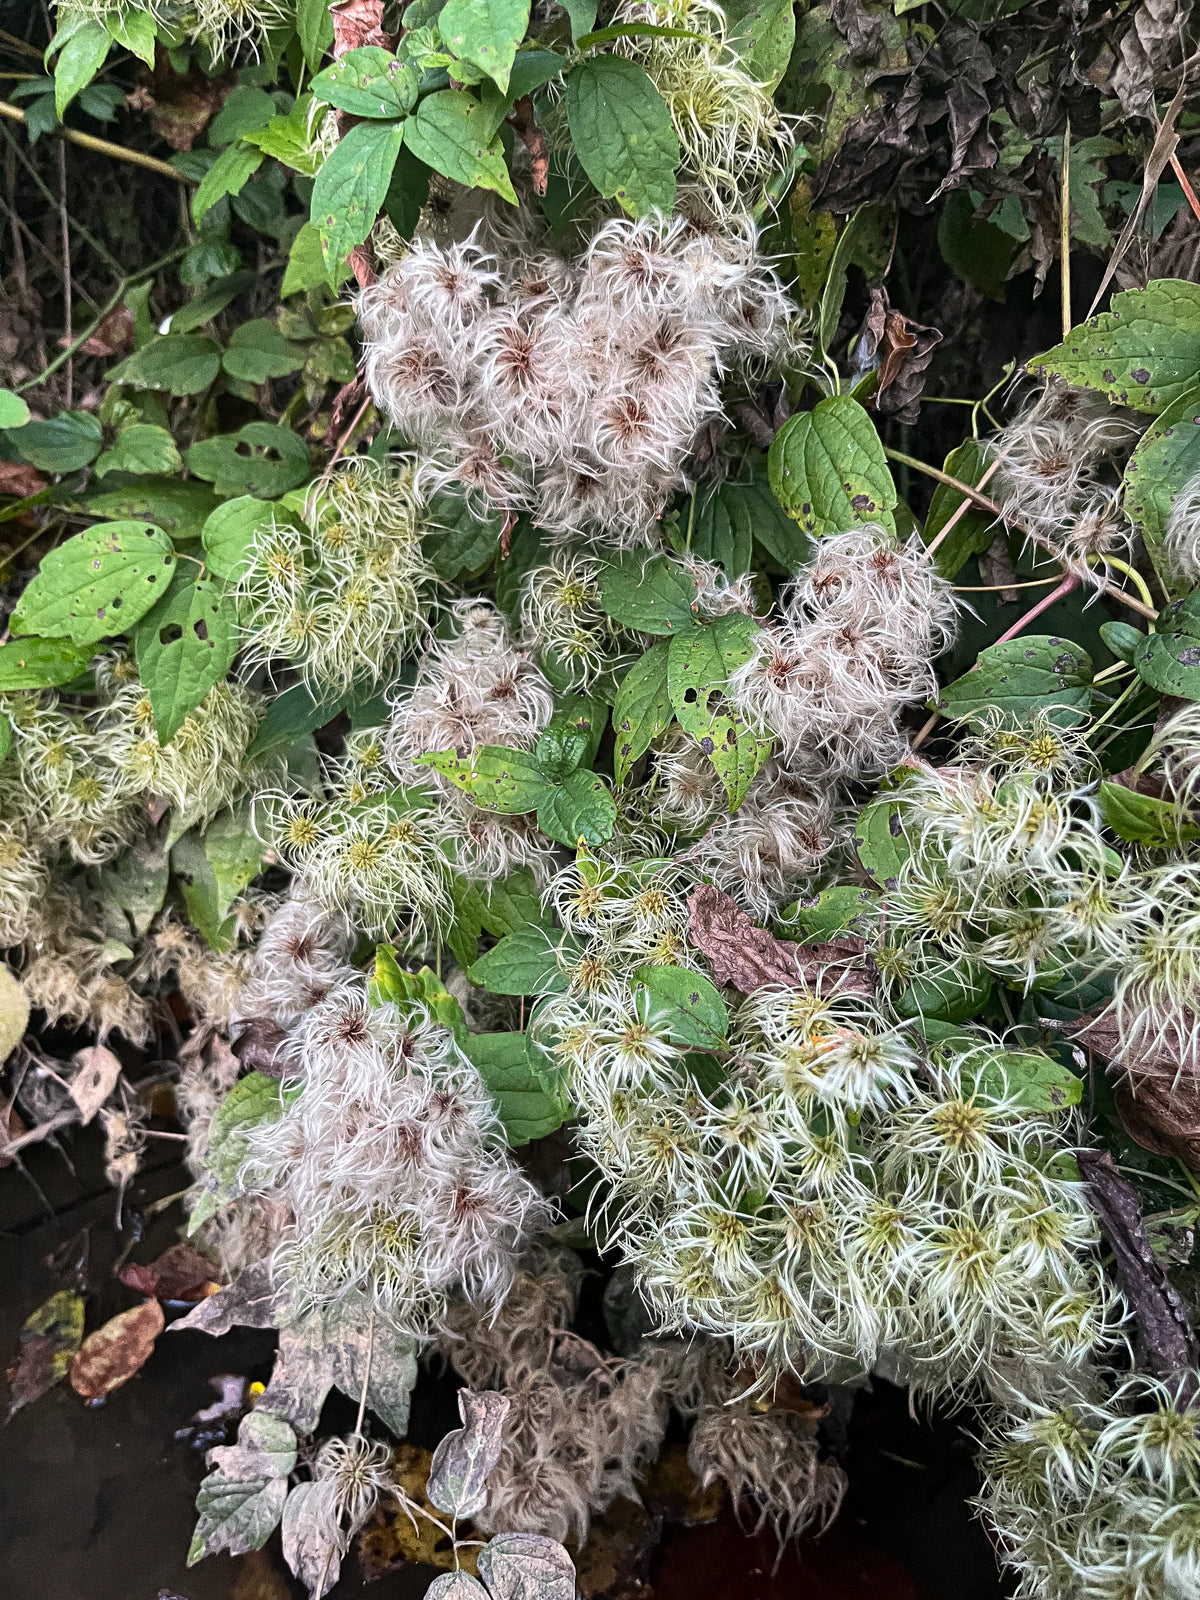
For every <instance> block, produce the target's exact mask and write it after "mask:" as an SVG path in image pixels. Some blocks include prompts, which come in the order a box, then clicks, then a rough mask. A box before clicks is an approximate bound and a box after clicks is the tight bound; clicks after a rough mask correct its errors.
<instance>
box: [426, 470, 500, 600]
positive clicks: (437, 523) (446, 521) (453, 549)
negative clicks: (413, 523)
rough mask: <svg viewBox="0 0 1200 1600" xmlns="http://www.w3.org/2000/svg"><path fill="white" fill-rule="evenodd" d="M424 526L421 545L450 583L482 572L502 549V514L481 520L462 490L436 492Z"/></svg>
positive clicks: (493, 514) (441, 574) (440, 574)
mask: <svg viewBox="0 0 1200 1600" xmlns="http://www.w3.org/2000/svg"><path fill="white" fill-rule="evenodd" d="M425 527H426V529H427V531H426V533H425V534H424V536H423V537H422V539H421V548H422V550H423V551H424V553H425V554H426V555H427V556H428V557H429V559H430V561H432V563H433V565H434V567H435V568H436V570H437V574H438V576H439V577H441V578H445V579H446V581H447V582H448V583H453V582H455V581H456V580H458V579H460V578H462V577H463V576H464V575H467V574H471V573H476V572H481V571H482V570H483V568H484V567H486V566H487V564H488V562H489V561H491V560H492V558H493V557H494V556H495V555H496V553H497V551H498V550H499V549H500V532H501V518H500V517H499V515H498V514H497V513H495V512H493V513H492V514H490V515H489V516H488V518H487V520H486V521H484V522H480V521H479V519H478V518H477V517H475V516H473V515H472V513H471V509H470V507H469V506H468V505H467V502H466V499H465V498H464V497H463V496H462V495H459V494H450V493H446V492H443V493H441V494H436V495H434V496H433V498H432V500H431V501H430V502H429V505H428V507H427V509H426V513H425Z"/></svg>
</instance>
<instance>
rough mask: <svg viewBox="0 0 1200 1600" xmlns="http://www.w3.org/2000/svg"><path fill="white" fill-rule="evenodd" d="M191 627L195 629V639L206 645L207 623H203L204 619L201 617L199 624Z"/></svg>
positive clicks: (195, 623) (196, 623)
mask: <svg viewBox="0 0 1200 1600" xmlns="http://www.w3.org/2000/svg"><path fill="white" fill-rule="evenodd" d="M192 627H193V628H194V629H195V632H196V637H197V639H199V640H200V642H201V644H207V643H208V623H207V622H205V620H204V618H203V617H201V618H200V620H199V622H194V623H193V624H192Z"/></svg>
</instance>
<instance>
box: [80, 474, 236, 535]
mask: <svg viewBox="0 0 1200 1600" xmlns="http://www.w3.org/2000/svg"><path fill="white" fill-rule="evenodd" d="M84 504H85V505H86V506H87V508H88V510H89V511H90V512H92V513H93V515H95V516H98V517H110V518H112V519H113V520H114V521H116V522H124V521H126V520H127V519H131V518H132V519H135V520H136V521H138V522H152V523H154V525H155V527H158V528H161V529H162V530H163V532H164V533H169V534H170V535H171V536H172V538H174V540H175V541H176V543H183V542H185V541H186V540H188V539H198V538H199V537H200V531H201V529H202V528H203V527H204V519H205V518H206V517H207V516H208V515H209V513H210V512H211V511H212V510H213V509H214V507H215V506H216V505H217V504H218V501H217V497H216V495H215V494H214V493H213V492H212V490H211V489H210V488H209V487H208V485H207V484H205V483H197V482H195V480H192V481H191V482H188V483H181V482H180V480H179V479H178V478H159V477H148V478H141V479H137V478H135V479H133V480H132V481H131V482H129V483H126V484H125V485H123V486H122V487H121V488H120V489H109V490H105V492H104V493H103V494H89V495H88V497H87V499H86V500H85V501H84Z"/></svg>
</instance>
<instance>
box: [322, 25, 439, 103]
mask: <svg viewBox="0 0 1200 1600" xmlns="http://www.w3.org/2000/svg"><path fill="white" fill-rule="evenodd" d="M443 18H444V13H443ZM443 37H444V35H443ZM312 92H313V94H314V96H315V97H316V99H318V100H323V101H324V102H325V103H326V105H331V106H337V108H338V110H339V111H348V112H349V113H350V114H351V115H352V116H355V117H403V116H405V115H406V114H407V113H408V112H409V111H411V110H412V108H413V106H414V105H415V103H416V99H417V75H416V73H415V72H414V71H413V69H412V68H411V67H410V66H409V65H408V63H407V62H406V61H401V60H399V59H398V58H397V57H396V56H394V55H393V54H392V52H391V51H390V50H384V49H382V48H381V46H379V45H376V44H368V45H362V46H361V47H360V48H359V49H357V50H347V52H346V54H345V55H344V56H342V57H341V58H340V59H339V60H337V61H335V62H334V63H333V65H332V66H329V67H326V68H325V70H324V72H318V74H317V75H316V77H315V78H314V79H313V82H312Z"/></svg>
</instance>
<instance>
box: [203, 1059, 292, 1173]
mask: <svg viewBox="0 0 1200 1600" xmlns="http://www.w3.org/2000/svg"><path fill="white" fill-rule="evenodd" d="M283 1110H284V1102H283V1097H282V1094H281V1093H280V1088H279V1079H278V1078H269V1077H267V1075H266V1074H265V1073H263V1072H248V1073H247V1074H246V1076H245V1077H244V1078H239V1079H238V1081H237V1083H235V1084H234V1086H233V1088H232V1089H230V1091H229V1093H228V1094H227V1095H226V1096H225V1098H224V1100H222V1101H221V1104H220V1105H219V1106H218V1107H217V1109H216V1110H215V1111H214V1112H213V1117H212V1122H211V1124H210V1126H209V1136H208V1147H207V1149H206V1151H205V1155H204V1165H205V1167H206V1169H207V1171H208V1174H209V1176H210V1177H211V1178H212V1179H213V1180H214V1181H215V1185H216V1190H217V1192H218V1193H219V1194H223V1195H225V1196H226V1197H232V1195H233V1193H234V1191H235V1186H236V1183H237V1175H238V1172H239V1170H240V1169H241V1166H242V1163H243V1162H244V1161H245V1159H246V1140H247V1137H248V1136H249V1134H250V1132H251V1130H252V1129H254V1128H258V1127H261V1126H262V1125H263V1124H264V1123H267V1122H278V1120H279V1118H280V1117H281V1116H282V1115H283Z"/></svg>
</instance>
